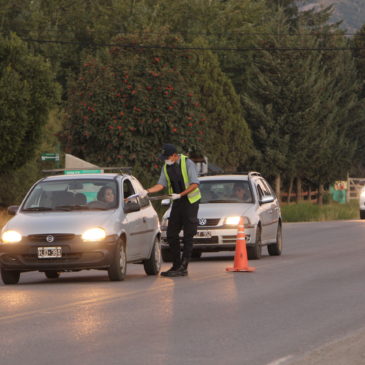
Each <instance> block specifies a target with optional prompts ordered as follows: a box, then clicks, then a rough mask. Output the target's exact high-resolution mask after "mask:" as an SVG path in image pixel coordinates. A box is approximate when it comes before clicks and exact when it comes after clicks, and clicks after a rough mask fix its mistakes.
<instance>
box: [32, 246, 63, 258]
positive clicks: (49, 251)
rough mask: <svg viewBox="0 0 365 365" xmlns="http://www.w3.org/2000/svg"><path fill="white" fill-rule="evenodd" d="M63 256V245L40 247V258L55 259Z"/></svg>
mask: <svg viewBox="0 0 365 365" xmlns="http://www.w3.org/2000/svg"><path fill="white" fill-rule="evenodd" d="M60 257H62V247H38V258H39V259H54V258H60Z"/></svg>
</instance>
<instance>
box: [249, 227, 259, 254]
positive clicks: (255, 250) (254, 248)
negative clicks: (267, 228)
mask: <svg viewBox="0 0 365 365" xmlns="http://www.w3.org/2000/svg"><path fill="white" fill-rule="evenodd" d="M247 258H248V259H249V260H260V259H261V226H260V225H258V226H257V230H256V242H255V244H254V246H248V247H247Z"/></svg>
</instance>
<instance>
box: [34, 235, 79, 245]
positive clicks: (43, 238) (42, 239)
mask: <svg viewBox="0 0 365 365" xmlns="http://www.w3.org/2000/svg"><path fill="white" fill-rule="evenodd" d="M50 236H52V237H53V240H51V241H48V240H47V237H50ZM74 237H75V235H74V234H72V233H54V234H53V233H48V234H31V235H29V236H28V242H31V243H53V242H63V241H70V240H72V239H73V238H74Z"/></svg>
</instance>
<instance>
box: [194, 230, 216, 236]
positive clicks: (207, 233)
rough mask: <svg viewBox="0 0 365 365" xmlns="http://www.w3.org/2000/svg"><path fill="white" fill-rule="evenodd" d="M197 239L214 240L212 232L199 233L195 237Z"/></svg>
mask: <svg viewBox="0 0 365 365" xmlns="http://www.w3.org/2000/svg"><path fill="white" fill-rule="evenodd" d="M194 237H195V238H212V232H210V231H198V232H197V234H196V235H195V236H194Z"/></svg>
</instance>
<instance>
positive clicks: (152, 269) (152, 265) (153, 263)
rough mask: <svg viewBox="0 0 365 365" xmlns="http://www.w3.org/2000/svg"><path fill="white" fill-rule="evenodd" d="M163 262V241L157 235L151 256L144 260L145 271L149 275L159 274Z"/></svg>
mask: <svg viewBox="0 0 365 365" xmlns="http://www.w3.org/2000/svg"><path fill="white" fill-rule="evenodd" d="M161 263H162V257H161V243H160V239H159V238H158V237H156V238H155V242H154V244H153V247H152V251H151V256H150V258H149V259H147V260H144V261H143V266H144V271H145V272H146V274H147V275H157V274H158V273H159V272H160V270H161Z"/></svg>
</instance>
